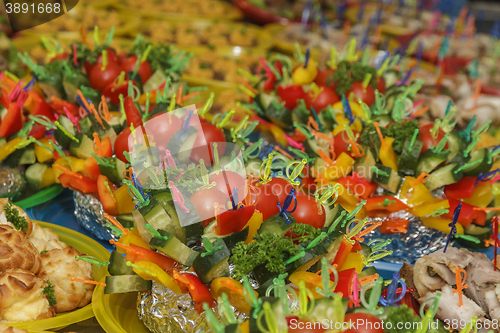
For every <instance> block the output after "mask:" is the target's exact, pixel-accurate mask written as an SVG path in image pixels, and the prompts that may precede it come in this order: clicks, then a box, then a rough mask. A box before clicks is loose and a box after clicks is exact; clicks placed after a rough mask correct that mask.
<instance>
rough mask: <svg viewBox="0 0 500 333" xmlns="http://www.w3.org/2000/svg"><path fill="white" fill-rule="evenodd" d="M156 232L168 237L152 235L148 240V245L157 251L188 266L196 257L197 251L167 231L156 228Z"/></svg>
mask: <svg viewBox="0 0 500 333" xmlns="http://www.w3.org/2000/svg"><path fill="white" fill-rule="evenodd" d="M160 207H161V206H160ZM158 232H159V233H160V234H161V235H162V236H166V237H168V239H164V238H157V237H153V238H152V239H151V240H150V241H149V245H151V247H153V248H155V249H157V250H158V251H160V252H163V253H165V254H166V255H167V256H169V257H170V258H172V259H174V260H175V261H177V262H179V263H181V264H183V265H184V266H188V267H190V266H191V265H192V264H193V261H194V260H195V259H196V257H198V255H199V253H198V252H196V251H194V250H191V249H190V248H189V247H187V246H186V245H184V243H182V242H181V241H180V240H179V239H178V238H177V237H175V236H174V235H172V234H171V233H169V232H168V231H165V230H162V229H158Z"/></svg>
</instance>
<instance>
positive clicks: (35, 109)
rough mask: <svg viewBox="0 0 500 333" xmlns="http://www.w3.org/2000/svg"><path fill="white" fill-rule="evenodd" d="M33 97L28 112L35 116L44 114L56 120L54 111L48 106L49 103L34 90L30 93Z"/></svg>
mask: <svg viewBox="0 0 500 333" xmlns="http://www.w3.org/2000/svg"><path fill="white" fill-rule="evenodd" d="M30 95H31V96H32V99H33V106H32V108H31V110H30V113H31V114H32V115H35V116H45V117H47V118H49V119H50V120H56V117H55V116H54V112H52V109H51V108H50V106H49V104H48V103H47V102H45V100H44V99H43V98H42V97H41V96H40V95H39V94H38V93H36V92H33V93H31V92H30Z"/></svg>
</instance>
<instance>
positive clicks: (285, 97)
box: [278, 84, 306, 110]
mask: <svg viewBox="0 0 500 333" xmlns="http://www.w3.org/2000/svg"><path fill="white" fill-rule="evenodd" d="M305 95H306V93H305V92H304V89H302V86H299V85H296V84H294V85H290V86H286V87H284V86H278V96H279V97H280V98H281V100H282V101H283V102H285V107H286V108H287V109H289V110H293V109H295V107H296V106H297V104H298V102H297V100H299V99H303V98H305Z"/></svg>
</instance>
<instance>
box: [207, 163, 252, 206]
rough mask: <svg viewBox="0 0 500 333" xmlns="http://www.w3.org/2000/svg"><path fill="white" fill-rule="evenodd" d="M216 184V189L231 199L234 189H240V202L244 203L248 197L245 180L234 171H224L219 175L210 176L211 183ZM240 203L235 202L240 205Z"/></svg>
mask: <svg viewBox="0 0 500 333" xmlns="http://www.w3.org/2000/svg"><path fill="white" fill-rule="evenodd" d="M212 182H215V186H214V188H216V189H218V190H219V191H221V192H222V193H224V194H226V195H227V197H229V196H230V195H231V194H233V192H234V189H235V188H237V189H238V202H242V201H243V199H244V198H245V197H246V192H247V191H246V186H245V179H244V178H243V177H241V176H240V175H239V174H238V173H236V172H234V171H222V172H219V174H216V173H213V174H212V175H211V176H210V183H212ZM238 202H235V203H236V204H238Z"/></svg>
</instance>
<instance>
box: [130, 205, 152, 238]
mask: <svg viewBox="0 0 500 333" xmlns="http://www.w3.org/2000/svg"><path fill="white" fill-rule="evenodd" d="M132 217H133V218H134V222H135V227H136V228H137V231H138V232H139V235H140V236H141V238H142V239H144V240H145V241H146V242H149V241H150V240H151V234H150V233H149V232H148V231H147V230H146V229H145V228H144V226H145V225H146V224H148V223H147V222H146V220H145V219H144V216H142V214H141V212H139V210H138V209H134V210H133V211H132Z"/></svg>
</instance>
